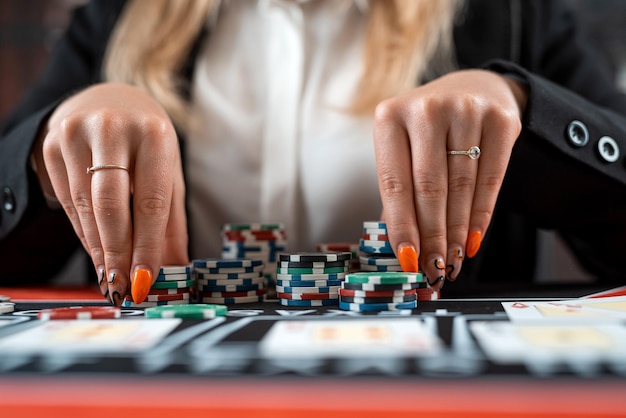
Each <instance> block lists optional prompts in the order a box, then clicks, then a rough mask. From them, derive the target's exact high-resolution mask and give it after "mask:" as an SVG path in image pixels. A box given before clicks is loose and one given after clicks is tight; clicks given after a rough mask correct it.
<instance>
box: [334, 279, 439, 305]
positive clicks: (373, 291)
mask: <svg viewBox="0 0 626 418" xmlns="http://www.w3.org/2000/svg"><path fill="white" fill-rule="evenodd" d="M426 286H428V283H427V282H426V280H424V277H423V276H422V274H421V273H402V272H361V273H350V274H347V275H346V279H345V281H344V283H342V284H341V289H339V308H340V309H343V310H346V311H357V312H379V311H397V310H402V309H415V308H417V300H418V297H417V290H419V289H422V288H425V287H426Z"/></svg>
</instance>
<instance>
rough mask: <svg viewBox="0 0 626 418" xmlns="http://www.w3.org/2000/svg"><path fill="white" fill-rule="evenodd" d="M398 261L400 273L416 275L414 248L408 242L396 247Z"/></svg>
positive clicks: (417, 265)
mask: <svg viewBox="0 0 626 418" xmlns="http://www.w3.org/2000/svg"><path fill="white" fill-rule="evenodd" d="M398 261H400V266H401V267H402V271H405V272H412V273H417V271H418V269H419V262H418V256H417V250H416V249H415V246H414V245H413V244H411V243H409V242H403V243H401V244H400V245H398Z"/></svg>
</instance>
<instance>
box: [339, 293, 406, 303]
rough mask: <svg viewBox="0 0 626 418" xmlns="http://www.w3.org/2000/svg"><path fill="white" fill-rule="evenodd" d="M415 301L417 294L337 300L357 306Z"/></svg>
mask: <svg viewBox="0 0 626 418" xmlns="http://www.w3.org/2000/svg"><path fill="white" fill-rule="evenodd" d="M416 300H417V294H415V293H414V294H412V295H407V296H392V297H383V296H376V297H367V298H364V297H352V296H341V297H340V298H339V301H340V302H346V303H358V304H370V303H402V302H413V301H416Z"/></svg>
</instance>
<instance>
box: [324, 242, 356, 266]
mask: <svg viewBox="0 0 626 418" xmlns="http://www.w3.org/2000/svg"><path fill="white" fill-rule="evenodd" d="M317 251H318V252H321V253H343V252H348V253H351V254H352V258H351V259H350V271H351V272H352V271H359V270H360V268H361V265H360V262H359V244H358V243H349V242H335V243H323V244H317Z"/></svg>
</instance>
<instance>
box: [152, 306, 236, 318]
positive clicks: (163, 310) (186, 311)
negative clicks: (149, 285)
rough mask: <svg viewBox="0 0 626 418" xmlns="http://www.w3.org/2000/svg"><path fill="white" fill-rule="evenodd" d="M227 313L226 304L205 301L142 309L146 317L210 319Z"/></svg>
mask: <svg viewBox="0 0 626 418" xmlns="http://www.w3.org/2000/svg"><path fill="white" fill-rule="evenodd" d="M227 313H228V308H227V307H226V306H224V305H213V304H207V303H198V304H193V305H164V306H155V307H152V308H147V309H146V310H145V311H144V315H145V316H146V318H182V319H211V318H215V317H216V316H226V314H227Z"/></svg>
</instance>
